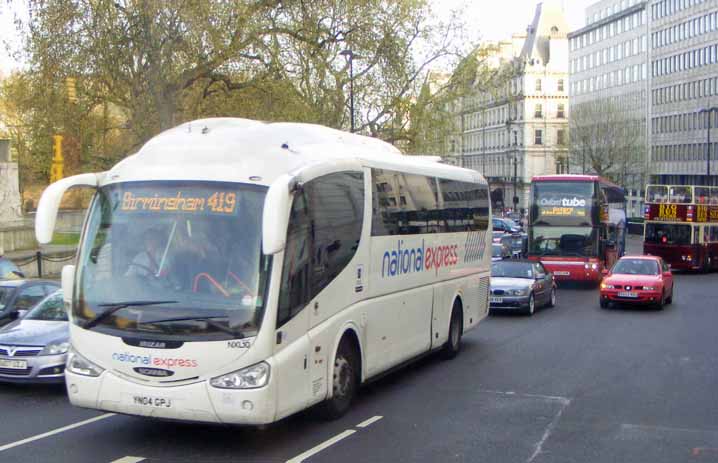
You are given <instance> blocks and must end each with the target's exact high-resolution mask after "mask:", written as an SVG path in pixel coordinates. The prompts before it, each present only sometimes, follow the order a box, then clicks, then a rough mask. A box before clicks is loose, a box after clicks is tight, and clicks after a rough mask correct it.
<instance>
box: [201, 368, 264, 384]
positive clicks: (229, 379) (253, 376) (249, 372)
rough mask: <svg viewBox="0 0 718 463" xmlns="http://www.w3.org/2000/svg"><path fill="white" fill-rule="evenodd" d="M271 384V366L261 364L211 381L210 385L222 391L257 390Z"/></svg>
mask: <svg viewBox="0 0 718 463" xmlns="http://www.w3.org/2000/svg"><path fill="white" fill-rule="evenodd" d="M268 382H269V364H268V363H267V362H260V363H257V364H255V365H252V366H251V367H247V368H242V369H241V370H237V371H233V372H232V373H227V374H226V375H222V376H218V377H216V378H212V379H211V380H210V382H209V383H210V384H211V385H212V386H214V387H218V388H221V389H257V388H260V387H264V386H266V385H267V383H268Z"/></svg>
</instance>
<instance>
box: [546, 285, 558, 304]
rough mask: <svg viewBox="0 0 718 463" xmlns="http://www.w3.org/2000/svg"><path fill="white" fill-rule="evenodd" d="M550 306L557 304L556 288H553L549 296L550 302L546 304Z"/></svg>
mask: <svg viewBox="0 0 718 463" xmlns="http://www.w3.org/2000/svg"><path fill="white" fill-rule="evenodd" d="M546 305H547V306H548V307H555V306H556V288H551V295H550V296H549V298H548V304H546Z"/></svg>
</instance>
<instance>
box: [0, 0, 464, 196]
mask: <svg viewBox="0 0 718 463" xmlns="http://www.w3.org/2000/svg"><path fill="white" fill-rule="evenodd" d="M27 5H28V8H29V15H28V17H29V18H30V20H29V22H28V23H27V24H24V25H21V27H20V30H21V31H22V32H23V34H24V43H25V49H24V52H25V54H26V56H27V59H28V65H29V68H28V69H27V70H26V71H24V72H22V73H19V74H16V75H14V76H12V77H11V78H10V79H7V80H6V81H5V82H4V83H3V84H2V90H1V91H2V94H1V95H0V104H2V105H4V106H3V107H0V110H1V111H2V112H3V115H4V117H12V118H14V119H13V120H14V123H13V124H12V125H13V126H15V128H14V129H12V131H13V146H14V147H15V149H16V151H17V154H18V158H19V159H20V162H21V165H22V172H23V176H24V178H23V181H25V182H30V183H43V182H46V181H47V172H48V171H49V164H50V153H51V150H50V147H51V137H52V135H54V134H56V133H60V134H63V135H64V136H65V140H66V142H65V153H66V159H67V167H66V172H67V173H68V174H72V173H76V172H78V171H90V170H102V169H106V168H108V167H110V166H111V165H113V164H114V163H115V162H116V161H117V160H119V159H120V158H122V157H123V156H126V155H127V154H130V153H132V152H134V151H135V150H137V149H138V148H139V147H140V146H141V145H142V144H143V143H144V142H145V141H147V140H148V139H149V138H150V137H152V136H154V135H156V134H157V133H159V132H160V131H162V130H165V129H167V128H169V127H172V126H174V125H176V124H178V123H181V122H183V121H186V120H191V119H196V118H203V117H215V116H222V117H226V116H232V117H245V118H251V119H258V120H265V121H299V122H311V123H318V124H323V125H327V126H330V127H335V128H339V129H345V130H346V129H348V128H349V119H350V118H349V104H348V103H349V96H350V95H349V89H350V69H349V64H350V63H349V61H348V60H347V59H346V58H347V57H346V56H345V55H342V54H341V53H342V51H346V50H352V52H353V54H354V55H353V56H354V59H353V61H352V65H353V87H354V96H355V103H356V104H355V106H356V111H355V115H356V119H357V124H356V125H357V127H358V131H360V132H361V133H365V134H368V135H372V136H376V137H380V138H382V139H385V140H387V141H390V142H392V143H396V144H398V145H399V146H401V147H402V148H404V149H410V150H413V151H414V150H415V151H420V152H422V153H431V152H433V153H436V152H438V151H439V147H440V145H441V143H443V142H439V141H438V140H442V139H443V138H442V137H443V135H442V134H440V132H442V131H445V129H446V130H448V126H449V123H448V122H446V120H447V119H450V117H449V116H448V115H449V114H450V113H449V112H448V109H449V106H448V105H449V102H450V101H452V99H454V98H455V97H456V89H458V88H460V87H461V85H459V84H458V83H456V82H455V83H454V84H453V86H452V90H451V91H443V90H442V91H434V90H432V89H428V87H427V85H428V84H429V83H430V80H431V73H430V69H431V68H432V67H436V66H439V65H442V66H448V65H450V64H451V62H452V60H459V59H461V58H462V57H463V54H464V53H463V50H464V49H470V48H471V47H472V44H471V43H468V42H467V41H465V38H464V36H463V22H462V21H460V20H458V19H457V18H456V17H454V18H452V19H451V20H450V21H448V22H447V23H446V24H442V23H439V22H437V21H436V20H435V19H434V18H433V15H432V12H431V10H430V8H429V5H428V2H427V1H426V0H391V1H383V0H314V1H307V0H297V1H292V2H286V1H280V0H240V1H206V0H189V1H187V0H167V1H163V2H151V1H150V2H145V1H142V2H135V1H132V0H29V1H28V3H27ZM464 66H465V67H467V68H470V67H471V66H470V64H467V63H466V62H465V64H464ZM459 75H462V76H463V71H462V72H460V73H459ZM67 78H72V79H75V85H74V87H73V89H70V91H69V93H68V88H67V86H66V80H67ZM73 94H76V95H77V100H76V101H75V100H74V98H69V97H72V96H73ZM442 133H443V132H442ZM429 140H432V141H431V142H429Z"/></svg>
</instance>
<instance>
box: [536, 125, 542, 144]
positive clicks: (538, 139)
mask: <svg viewBox="0 0 718 463" xmlns="http://www.w3.org/2000/svg"><path fill="white" fill-rule="evenodd" d="M534 144H535V145H543V130H541V129H537V130H534Z"/></svg>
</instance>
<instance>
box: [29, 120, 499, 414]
mask: <svg viewBox="0 0 718 463" xmlns="http://www.w3.org/2000/svg"><path fill="white" fill-rule="evenodd" d="M80 186H82V187H91V188H93V189H95V190H96V193H95V195H94V199H93V200H92V204H91V207H90V209H89V211H88V213H87V217H86V219H85V224H84V227H83V231H82V237H81V241H80V248H79V251H78V255H77V261H76V264H77V265H76V266H68V267H65V268H64V269H63V272H62V286H63V290H64V296H65V302H66V306H67V307H68V310H69V313H70V317H71V322H72V323H71V329H70V331H71V348H70V349H71V350H70V355H69V359H68V362H67V366H66V383H67V389H68V394H69V397H70V400H71V402H72V403H73V404H75V405H77V406H80V407H87V408H93V409H99V410H107V411H111V412H119V413H125V414H132V415H141V416H150V417H158V418H167V419H179V420H188V421H201V422H218V423H240V424H264V423H270V422H273V421H276V420H279V419H281V418H283V417H286V416H288V415H290V414H292V413H295V412H297V411H299V410H302V409H305V408H307V407H310V406H313V405H315V404H321V405H320V407H321V408H322V409H323V411H324V412H325V414H326V415H327V416H329V417H336V416H339V415H341V414H342V413H344V412H345V411H346V410H347V408H348V407H349V405H350V403H351V401H352V398H353V397H354V395H355V393H356V391H357V389H358V387H359V386H360V385H361V384H362V383H363V382H365V381H367V380H370V379H371V378H373V377H376V376H377V375H380V374H381V373H383V372H386V371H387V370H389V369H392V368H394V367H397V366H399V365H402V364H404V363H406V362H407V361H409V360H411V359H414V358H416V357H417V356H420V355H422V354H424V353H427V352H432V351H435V350H443V351H444V354H445V355H446V356H447V357H453V356H454V355H456V354H457V352H458V351H459V348H460V342H461V336H462V333H464V332H466V331H467V330H469V329H471V328H474V327H475V326H476V325H477V324H478V323H479V322H480V321H481V320H482V319H483V318H484V317H485V316H486V314H487V312H488V288H489V274H490V259H491V257H490V252H485V251H486V249H491V246H490V240H491V233H490V232H488V231H487V228H488V227H489V224H490V223H491V217H490V214H491V211H490V202H489V194H488V187H487V183H486V181H485V180H484V179H483V178H482V177H481V175H479V174H478V173H477V172H474V171H471V170H466V169H461V168H458V167H453V166H448V165H443V164H440V163H438V162H436V161H435V160H432V159H430V158H422V157H412V156H404V155H402V154H401V153H400V152H399V151H398V150H396V149H395V148H394V147H392V146H391V145H388V144H386V143H384V142H381V141H378V140H375V139H371V138H368V137H363V136H358V135H352V134H348V133H344V132H340V131H337V130H333V129H328V128H325V127H320V126H314V125H306V124H290V123H275V124H266V123H260V122H255V121H249V120H242V119H207V120H199V121H194V122H191V123H186V124H183V125H181V126H178V127H176V128H174V129H171V130H168V131H166V132H164V133H162V134H160V135H158V136H156V137H155V138H153V139H152V140H150V141H149V142H148V143H147V144H145V145H144V147H142V148H141V149H140V151H139V152H138V153H137V154H135V155H132V156H129V157H128V158H126V159H124V160H123V161H121V162H119V163H118V164H117V165H116V166H114V167H113V168H112V169H111V170H109V171H107V172H103V173H98V174H82V175H77V176H74V177H70V178H66V179H63V180H61V181H59V182H56V183H54V184H52V185H51V186H50V187H48V188H47V190H46V191H45V192H44V193H43V196H42V199H41V200H40V204H39V208H38V212H37V222H36V234H37V238H38V240H39V241H40V242H41V243H47V242H49V241H50V240H51V238H52V233H53V228H54V225H55V220H56V215H57V210H58V207H59V203H60V200H61V198H62V195H63V193H64V192H65V191H66V190H67V189H68V188H72V187H80Z"/></svg>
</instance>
